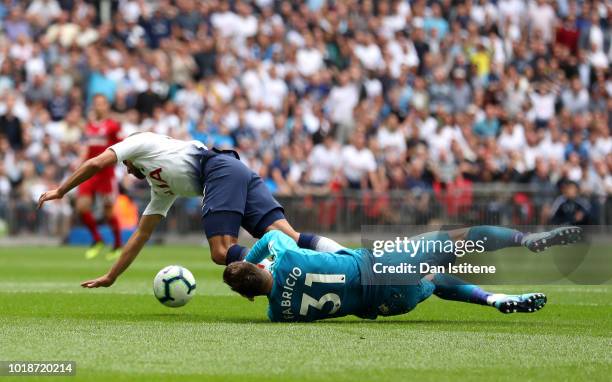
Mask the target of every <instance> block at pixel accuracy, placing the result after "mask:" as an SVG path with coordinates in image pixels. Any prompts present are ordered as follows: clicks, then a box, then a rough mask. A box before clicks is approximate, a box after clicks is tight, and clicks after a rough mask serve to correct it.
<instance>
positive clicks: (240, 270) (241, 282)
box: [223, 261, 268, 299]
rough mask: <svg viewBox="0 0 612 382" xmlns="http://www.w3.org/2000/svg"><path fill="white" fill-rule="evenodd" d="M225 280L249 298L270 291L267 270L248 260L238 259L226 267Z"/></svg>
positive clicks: (234, 289)
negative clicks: (268, 289)
mask: <svg viewBox="0 0 612 382" xmlns="http://www.w3.org/2000/svg"><path fill="white" fill-rule="evenodd" d="M223 281H224V282H225V283H226V284H227V285H229V286H230V288H232V290H233V291H234V292H237V293H240V294H241V295H243V296H244V297H246V298H248V299H252V298H253V297H255V296H261V295H264V294H266V293H268V291H267V290H266V286H267V285H266V284H267V277H266V271H264V270H263V269H260V268H258V267H257V266H256V265H255V264H253V263H249V262H248V261H237V262H234V263H231V264H230V265H228V266H227V267H225V270H224V271H223Z"/></svg>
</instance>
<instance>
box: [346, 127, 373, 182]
mask: <svg viewBox="0 0 612 382" xmlns="http://www.w3.org/2000/svg"><path fill="white" fill-rule="evenodd" d="M352 141H353V144H351V145H349V146H346V147H344V149H342V169H343V171H344V176H345V178H346V180H347V182H348V186H349V188H352V189H367V188H369V187H368V186H369V185H370V184H371V185H372V186H373V188H376V187H377V185H378V182H377V180H376V159H375V158H374V154H372V151H370V149H368V148H367V147H366V145H365V144H366V139H365V135H364V134H363V133H361V132H355V133H354V134H353V140H352Z"/></svg>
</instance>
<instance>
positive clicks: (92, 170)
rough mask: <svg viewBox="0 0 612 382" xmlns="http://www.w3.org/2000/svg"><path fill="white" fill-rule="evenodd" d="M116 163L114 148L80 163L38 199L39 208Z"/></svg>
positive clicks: (61, 196)
mask: <svg viewBox="0 0 612 382" xmlns="http://www.w3.org/2000/svg"><path fill="white" fill-rule="evenodd" d="M115 164H117V155H116V154H115V152H114V151H113V150H109V149H106V150H105V151H104V152H103V153H102V154H100V155H98V156H97V157H95V158H91V159H89V160H87V161H85V162H84V163H83V164H82V165H80V166H79V168H77V169H76V171H75V172H74V174H72V175H70V177H69V178H68V179H66V181H64V183H62V185H61V186H59V187H58V188H57V189H55V190H50V191H47V192H45V193H43V194H42V195H41V196H40V198H39V199H38V208H40V207H42V205H43V204H44V203H45V202H46V201H49V200H54V199H61V198H63V197H64V195H66V194H67V193H68V192H69V191H70V190H72V189H73V188H75V187H76V186H78V185H79V184H81V183H83V182H85V181H86V180H87V179H89V178H91V177H92V176H94V175H95V174H97V173H98V172H100V171H101V170H102V169H104V168H106V167H109V166H114V165H115Z"/></svg>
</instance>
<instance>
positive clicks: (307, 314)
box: [245, 231, 375, 321]
mask: <svg viewBox="0 0 612 382" xmlns="http://www.w3.org/2000/svg"><path fill="white" fill-rule="evenodd" d="M360 256H361V254H360V252H359V251H354V250H350V249H345V250H342V251H340V252H338V253H335V254H334V253H322V252H316V251H312V250H309V249H303V248H299V247H298V246H297V244H296V243H295V241H293V239H291V238H290V237H289V236H287V235H285V234H284V233H282V232H280V231H270V232H268V233H266V234H265V235H264V236H263V237H262V238H261V239H260V240H259V241H258V242H257V243H256V244H255V246H254V247H253V248H252V249H251V251H249V254H248V255H247V257H246V259H245V260H246V261H249V262H252V263H255V264H258V263H260V262H262V261H263V260H264V259H266V258H268V259H269V260H270V261H272V265H271V267H270V271H271V272H272V275H273V278H274V284H273V286H272V290H271V292H270V293H269V294H268V296H267V297H268V302H269V307H268V317H269V318H270V320H272V321H315V320H321V319H325V318H332V317H341V316H346V315H349V314H354V315H358V316H361V317H369V315H368V314H367V313H366V312H365V311H366V310H367V307H366V306H365V304H364V289H363V286H362V284H361V277H360V269H359V268H360V267H359V261H360ZM374 317H375V316H374ZM374 317H370V318H374Z"/></svg>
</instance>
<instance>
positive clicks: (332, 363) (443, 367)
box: [0, 247, 612, 382]
mask: <svg viewBox="0 0 612 382" xmlns="http://www.w3.org/2000/svg"><path fill="white" fill-rule="evenodd" d="M82 252H83V249H82V248H33V247H29V248H0V270H1V273H0V275H1V278H0V360H4V361H6V360H74V361H76V362H77V375H76V377H66V378H58V377H53V378H51V379H49V377H40V378H39V380H43V381H49V380H53V381H55V380H61V379H65V380H68V381H77V380H80V381H113V382H115V381H191V380H195V379H197V380H206V381H228V380H236V381H292V380H304V381H317V382H324V381H357V380H367V381H373V380H380V381H395V380H398V381H399V380H419V381H423V380H425V381H428V380H431V381H443V380H466V379H469V380H483V381H491V380H508V381H511V380H512V381H514V380H517V379H518V380H548V381H553V380H554V381H561V380H563V381H565V380H589V381H595V380H601V381H604V380H606V381H608V380H609V377H610V375H611V374H612V287H611V286H610V285H607V286H539V287H502V286H497V287H495V288H494V290H495V291H499V292H502V291H504V292H505V291H507V292H519V291H525V292H526V291H542V292H545V293H546V294H547V295H548V298H549V303H548V305H547V306H546V307H545V308H544V309H543V310H542V311H540V312H538V313H535V314H513V315H502V314H501V313H498V312H497V311H495V310H494V309H491V308H487V307H482V306H475V305H468V304H461V303H455V302H447V301H442V300H439V299H438V298H436V297H432V298H430V299H429V300H428V301H426V302H424V303H423V304H421V305H419V306H418V308H417V309H416V310H414V311H413V312H411V313H409V314H407V315H404V316H398V317H389V318H385V319H379V320H376V321H364V320H358V319H355V318H344V319H337V320H331V321H323V322H318V323H313V324H272V323H269V322H267V320H266V313H265V312H266V301H265V298H260V299H258V301H256V302H254V303H251V302H248V301H247V300H245V299H243V298H241V297H239V296H237V295H235V294H232V293H231V292H230V290H229V288H228V287H227V286H225V285H224V284H223V283H222V282H221V272H222V268H221V267H219V266H216V265H214V264H213V263H212V262H211V261H210V259H209V256H208V252H207V251H206V250H204V249H202V248H195V247H148V248H146V249H145V250H144V252H143V253H142V254H141V256H140V257H139V258H138V259H137V260H136V262H135V263H134V264H133V265H132V267H131V268H130V269H129V270H128V271H127V273H126V274H125V275H124V276H123V277H122V278H120V279H119V280H118V282H117V283H116V284H115V285H114V286H113V287H112V288H109V289H97V290H84V289H82V288H81V287H80V286H79V283H80V282H81V281H83V280H85V279H88V278H92V277H97V276H99V275H101V274H103V273H104V272H105V271H106V270H107V268H108V267H109V263H108V262H107V261H105V260H104V259H103V258H100V259H94V260H91V261H86V260H84V259H83V257H82ZM175 263H177V264H181V265H184V266H185V267H187V268H188V269H190V270H191V271H192V272H193V273H194V275H195V277H196V280H197V282H198V289H197V295H196V297H195V298H194V299H193V300H192V302H191V303H190V304H189V305H187V306H186V307H184V308H179V309H170V308H166V307H164V306H162V305H161V304H159V303H158V302H157V300H156V299H155V298H154V297H153V294H152V287H151V283H152V280H153V277H154V276H155V274H156V273H157V271H158V270H159V269H161V268H162V267H164V266H166V265H169V264H175ZM0 379H1V378H0ZM18 379H19V380H22V379H21V378H18ZM12 380H17V379H14V378H13V379H12ZM23 380H28V379H27V378H23Z"/></svg>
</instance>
